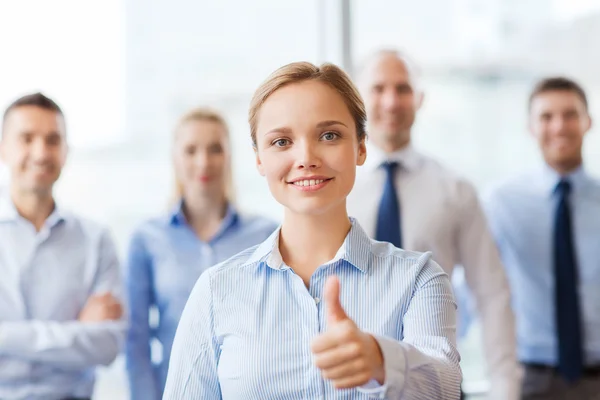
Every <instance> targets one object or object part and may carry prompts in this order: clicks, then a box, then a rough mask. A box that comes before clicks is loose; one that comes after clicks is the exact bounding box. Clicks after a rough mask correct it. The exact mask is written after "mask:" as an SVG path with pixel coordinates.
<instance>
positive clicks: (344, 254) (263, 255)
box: [246, 218, 371, 272]
mask: <svg viewBox="0 0 600 400" xmlns="http://www.w3.org/2000/svg"><path fill="white" fill-rule="evenodd" d="M350 222H351V223H352V226H351V228H350V232H348V235H346V238H345V239H344V242H343V243H342V246H341V247H340V248H339V250H338V251H337V253H336V255H335V257H334V258H333V259H332V260H331V261H329V262H328V264H330V263H334V262H336V261H339V260H344V261H346V262H348V263H349V264H350V265H352V266H354V267H355V268H358V269H359V270H360V271H362V272H367V270H368V268H369V254H370V252H371V239H370V238H369V236H368V235H367V234H366V233H365V231H364V230H363V229H362V227H361V226H360V225H359V224H358V222H356V220H355V219H354V218H350ZM280 232H281V227H279V228H278V229H276V230H275V232H273V233H272V234H271V236H269V237H268V238H267V240H265V241H264V242H262V243H261V244H260V245H259V246H258V247H257V248H256V250H255V251H254V253H252V255H251V256H250V258H249V259H248V261H247V262H246V265H250V264H260V263H263V262H264V263H266V265H267V266H268V267H270V268H272V269H277V270H284V269H288V268H289V267H288V266H286V265H285V263H284V262H283V259H282V257H281V252H280V251H279V234H280Z"/></svg>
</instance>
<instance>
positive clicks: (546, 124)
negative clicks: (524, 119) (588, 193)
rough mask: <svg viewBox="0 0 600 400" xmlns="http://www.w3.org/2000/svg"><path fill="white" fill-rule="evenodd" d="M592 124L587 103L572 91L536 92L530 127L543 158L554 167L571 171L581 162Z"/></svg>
mask: <svg viewBox="0 0 600 400" xmlns="http://www.w3.org/2000/svg"><path fill="white" fill-rule="evenodd" d="M590 126H591V118H590V117H589V115H588V112H587V110H586V107H585V104H584V102H583V100H582V99H581V98H580V97H579V95H578V94H577V93H576V92H574V91H569V90H551V91H547V92H542V93H540V94H538V95H536V96H535V97H534V98H533V100H532V102H531V108H530V113H529V129H530V131H531V134H532V135H533V137H534V138H535V139H536V140H537V142H538V145H539V147H540V150H541V151H542V155H543V157H544V160H545V161H546V163H547V164H548V165H550V166H551V167H553V168H555V169H559V170H565V171H568V170H570V169H573V168H575V167H577V166H578V165H579V164H581V160H582V147H583V138H584V136H585V134H586V133H587V131H588V130H589V129H590Z"/></svg>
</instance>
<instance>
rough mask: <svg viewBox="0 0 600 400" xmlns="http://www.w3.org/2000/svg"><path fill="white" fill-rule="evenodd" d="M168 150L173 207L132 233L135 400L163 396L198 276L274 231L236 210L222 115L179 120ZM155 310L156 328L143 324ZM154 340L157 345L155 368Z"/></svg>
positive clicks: (130, 343) (201, 111) (130, 357)
mask: <svg viewBox="0 0 600 400" xmlns="http://www.w3.org/2000/svg"><path fill="white" fill-rule="evenodd" d="M172 151H173V152H172V157H173V165H174V172H175V181H176V204H175V206H174V207H173V209H172V210H171V211H170V212H168V213H167V214H165V215H161V216H159V217H157V218H152V219H150V220H149V221H146V222H144V223H143V224H142V225H141V226H140V227H139V228H138V229H137V230H136V231H135V233H134V234H133V237H132V238H131V244H130V247H129V253H128V258H127V278H126V282H127V290H128V298H129V303H130V307H131V329H130V331H129V335H128V337H127V347H126V348H127V350H126V356H127V371H128V375H129V382H130V390H131V397H132V399H133V400H154V399H160V398H162V392H163V389H164V385H165V380H166V377H167V367H168V365H169V357H170V354H171V346H172V344H173V338H174V336H175V330H176V328H177V324H178V322H179V318H180V316H181V313H182V311H183V308H184V306H185V303H186V301H187V298H188V296H189V294H190V292H191V290H192V288H193V287H194V284H195V283H196V281H197V280H198V277H199V276H200V274H202V272H204V271H205V270H206V269H207V268H208V267H210V266H212V265H215V264H217V263H219V262H221V261H223V260H225V259H227V258H229V257H231V256H233V255H235V254H237V253H239V252H240V251H242V250H244V249H246V248H248V247H252V246H253V245H255V244H257V243H260V242H261V241H263V240H264V239H266V238H267V237H268V236H269V235H270V234H271V233H272V232H273V231H274V230H275V228H276V224H275V223H274V222H272V221H271V220H268V219H265V218H261V217H253V216H246V215H242V214H240V213H239V212H238V210H237V209H236V207H235V204H234V199H233V182H232V170H231V145H230V139H229V132H228V128H227V125H226V123H225V120H224V119H223V118H222V117H221V115H219V114H218V113H216V112H215V111H212V110H210V109H205V108H198V109H194V110H191V111H189V112H188V113H187V114H185V115H184V116H182V117H181V119H180V121H179V123H178V124H177V127H176V128H175V130H174V136H173V150H172ZM153 307H156V309H157V310H158V324H157V326H156V327H154V326H152V325H151V321H150V320H149V311H150V310H151V309H152V308H153ZM154 339H157V340H158V341H159V342H160V344H161V345H162V354H161V357H160V362H158V363H156V364H154V363H153V360H152V357H151V344H152V341H153V340H154Z"/></svg>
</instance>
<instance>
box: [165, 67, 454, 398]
mask: <svg viewBox="0 0 600 400" xmlns="http://www.w3.org/2000/svg"><path fill="white" fill-rule="evenodd" d="M249 120H250V129H251V134H252V141H253V143H254V149H255V152H256V163H257V166H258V170H259V172H260V173H261V175H263V176H264V177H265V178H266V179H267V182H268V185H269V189H270V191H271V193H272V195H273V196H274V197H275V199H276V200H277V201H278V202H279V203H281V204H282V205H283V206H284V208H285V213H284V220H283V224H282V225H281V228H280V229H278V230H277V231H275V232H274V233H273V235H271V237H269V238H268V239H267V240H266V241H264V242H263V243H262V244H260V245H258V246H255V247H253V248H250V249H248V250H246V251H244V252H242V253H240V254H238V255H236V256H235V257H233V258H231V259H229V260H228V261H225V262H224V263H221V264H219V265H217V266H215V267H213V268H211V269H209V270H208V271H207V272H205V273H204V274H203V275H201V277H200V279H199V280H198V282H197V283H196V286H195V288H194V290H193V291H192V294H191V296H190V298H189V300H188V303H187V305H186V307H185V310H184V312H183V316H182V319H181V322H180V324H179V327H178V329H177V334H176V337H175V343H174V347H173V353H172V357H171V362H170V366H169V376H168V379H167V387H166V389H165V397H164V399H166V400H182V399H203V400H212V399H224V400H233V399H236V400H237V399H281V400H288V399H289V400H292V399H294V400H295V399H317V398H321V399H333V398H336V399H368V398H387V399H414V400H416V399H423V400H425V399H426V400H431V399H442V400H453V399H458V398H459V393H460V389H459V387H460V381H461V372H460V367H459V365H458V363H459V355H458V352H457V350H456V346H455V335H456V334H455V313H456V305H455V303H454V298H453V295H452V290H451V286H450V282H449V279H448V277H447V275H445V274H444V272H443V271H442V270H441V268H440V267H439V266H438V265H437V264H436V263H435V262H434V261H433V260H431V258H430V254H429V253H425V254H421V253H414V252H408V251H404V250H401V249H398V248H396V247H394V246H393V245H391V244H389V243H387V242H377V241H374V240H371V239H370V238H369V237H368V236H367V235H366V234H365V232H364V231H363V230H362V228H361V227H360V226H359V225H358V223H357V222H356V221H355V220H353V219H351V218H349V217H348V214H347V211H346V197H347V195H348V194H349V193H350V190H351V189H352V186H353V185H354V179H355V174H356V167H357V166H359V165H362V164H363V163H364V161H365V158H366V149H365V137H366V133H365V110H364V105H363V102H362V100H361V98H360V95H359V94H358V92H357V90H356V88H355V87H354V85H353V84H352V82H351V81H350V79H349V78H348V76H347V75H346V74H345V73H344V72H343V71H342V70H340V69H339V68H338V67H336V66H334V65H331V64H325V65H323V66H321V67H316V66H314V65H312V64H309V63H293V64H289V65H286V66H284V67H282V68H280V69H278V70H277V71H275V72H274V73H273V74H272V75H271V76H270V77H269V78H268V79H267V80H266V81H265V82H264V83H263V84H262V85H261V87H260V88H258V90H257V91H256V93H255V95H254V98H253V100H252V103H251V106H250V113H249Z"/></svg>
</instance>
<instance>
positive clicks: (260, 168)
mask: <svg viewBox="0 0 600 400" xmlns="http://www.w3.org/2000/svg"><path fill="white" fill-rule="evenodd" d="M252 148H253V149H254V156H255V157H256V169H257V170H258V173H259V174H261V176H265V170H264V168H263V164H262V161H260V155H259V154H258V148H256V145H254V146H252Z"/></svg>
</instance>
